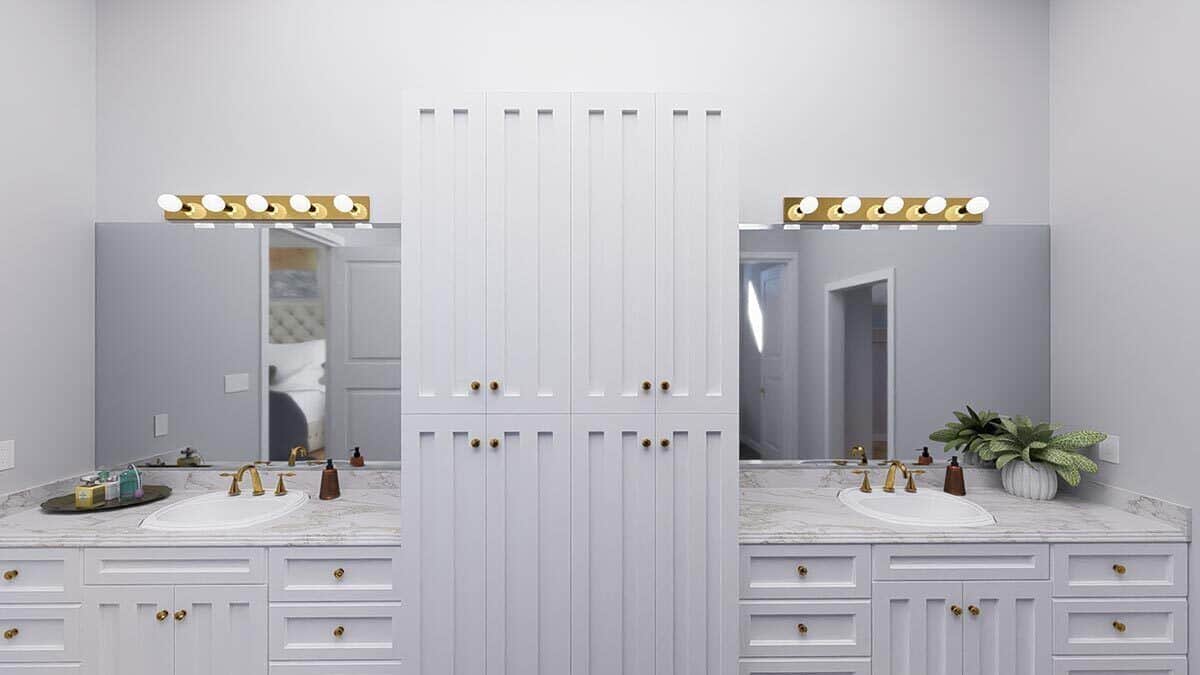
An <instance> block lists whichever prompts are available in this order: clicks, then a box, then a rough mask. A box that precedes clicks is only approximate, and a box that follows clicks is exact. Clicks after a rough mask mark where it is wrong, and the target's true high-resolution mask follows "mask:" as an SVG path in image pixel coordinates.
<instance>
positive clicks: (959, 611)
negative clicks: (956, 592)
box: [950, 605, 962, 616]
mask: <svg viewBox="0 0 1200 675" xmlns="http://www.w3.org/2000/svg"><path fill="white" fill-rule="evenodd" d="M950 612H951V613H952V614H954V616H962V607H959V606H958V605H950Z"/></svg>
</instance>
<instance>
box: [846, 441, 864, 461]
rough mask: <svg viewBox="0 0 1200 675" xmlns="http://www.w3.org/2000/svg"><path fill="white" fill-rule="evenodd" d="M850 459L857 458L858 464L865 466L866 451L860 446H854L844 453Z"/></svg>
mask: <svg viewBox="0 0 1200 675" xmlns="http://www.w3.org/2000/svg"><path fill="white" fill-rule="evenodd" d="M846 452H847V454H849V455H850V456H851V457H858V463H859V464H863V465H865V464H867V449H866V448H864V447H863V446H861V445H856V446H854V447H853V448H850V449H849V450H847V451H846Z"/></svg>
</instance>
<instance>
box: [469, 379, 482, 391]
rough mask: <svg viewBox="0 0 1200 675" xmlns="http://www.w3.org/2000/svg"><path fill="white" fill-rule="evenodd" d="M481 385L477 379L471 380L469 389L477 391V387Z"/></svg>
mask: <svg viewBox="0 0 1200 675" xmlns="http://www.w3.org/2000/svg"><path fill="white" fill-rule="evenodd" d="M482 386H483V385H482V384H481V383H480V382H479V380H471V391H479V388H480V387H482Z"/></svg>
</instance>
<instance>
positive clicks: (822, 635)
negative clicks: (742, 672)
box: [739, 600, 871, 656]
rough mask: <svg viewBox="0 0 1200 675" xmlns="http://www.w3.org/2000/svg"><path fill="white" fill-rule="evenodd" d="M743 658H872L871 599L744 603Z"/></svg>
mask: <svg viewBox="0 0 1200 675" xmlns="http://www.w3.org/2000/svg"><path fill="white" fill-rule="evenodd" d="M739 610H740V613H741V621H740V625H741V636H742V638H741V639H742V652H741V653H742V655H743V656H868V655H870V653H871V601H870V600H844V601H839V600H804V601H799V602H785V601H779V600H762V601H757V602H743V603H741V606H740V608H739Z"/></svg>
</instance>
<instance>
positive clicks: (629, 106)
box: [571, 94, 659, 413]
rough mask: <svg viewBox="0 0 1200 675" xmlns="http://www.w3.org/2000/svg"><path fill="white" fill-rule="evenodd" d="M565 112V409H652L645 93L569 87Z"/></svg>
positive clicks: (649, 123) (650, 102)
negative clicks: (568, 402) (568, 399)
mask: <svg viewBox="0 0 1200 675" xmlns="http://www.w3.org/2000/svg"><path fill="white" fill-rule="evenodd" d="M571 119H572V123H571V166H572V170H571V195H572V200H571V209H572V212H571V232H572V236H571V263H572V264H571V275H572V284H571V286H572V303H571V308H572V312H571V332H572V338H571V344H572V370H571V380H572V388H573V390H574V396H573V406H574V407H573V411H574V412H584V413H599V412H654V401H655V397H656V396H657V395H658V391H659V389H658V386H657V382H655V377H656V376H655V372H654V311H655V307H654V264H655V252H654V97H653V96H652V95H650V94H577V95H575V96H574V97H573V98H572V110H571ZM643 383H650V385H651V387H650V388H649V389H646V388H643Z"/></svg>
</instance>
